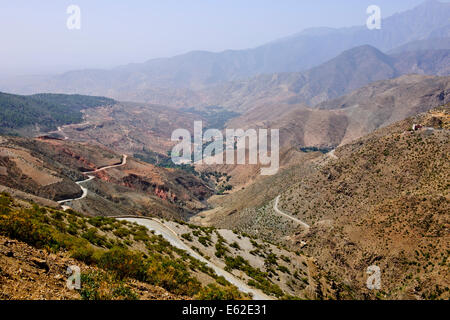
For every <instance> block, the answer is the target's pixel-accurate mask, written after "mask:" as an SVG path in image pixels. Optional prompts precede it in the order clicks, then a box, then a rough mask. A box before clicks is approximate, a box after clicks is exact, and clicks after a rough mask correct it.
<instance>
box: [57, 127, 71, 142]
mask: <svg viewBox="0 0 450 320" xmlns="http://www.w3.org/2000/svg"><path fill="white" fill-rule="evenodd" d="M58 132H59V133H61V135H62V136H63V137H64V140H69V137H68V136H67V135H66V134H65V133H64V131H63V129H62V128H61V127H58Z"/></svg>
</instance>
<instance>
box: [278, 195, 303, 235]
mask: <svg viewBox="0 0 450 320" xmlns="http://www.w3.org/2000/svg"><path fill="white" fill-rule="evenodd" d="M279 202H280V196H278V197H276V199H275V202H274V204H273V210H275V212H276V213H278V214H279V215H281V216H283V217H285V218H288V219H290V220H292V221H294V222H296V223H298V224H299V225H301V226H303V227H304V228H305V229H309V228H311V227H310V226H309V225H308V224H307V223H305V222H303V221H301V220H299V219H297V218H294V217H293V216H291V215H289V214H287V213H284V212H283V211H281V210H280V209H278V204H279Z"/></svg>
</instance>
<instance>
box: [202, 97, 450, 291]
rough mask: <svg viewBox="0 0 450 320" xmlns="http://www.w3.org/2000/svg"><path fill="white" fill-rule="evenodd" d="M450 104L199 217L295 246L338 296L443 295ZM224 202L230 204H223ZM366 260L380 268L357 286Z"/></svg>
mask: <svg viewBox="0 0 450 320" xmlns="http://www.w3.org/2000/svg"><path fill="white" fill-rule="evenodd" d="M449 107H450V106H449V105H447V106H446V107H441V108H437V109H433V110H432V111H429V112H427V113H424V114H420V115H419V116H416V117H413V118H408V119H407V120H404V121H401V122H397V123H395V124H393V125H391V126H388V127H386V128H383V129H380V130H378V131H376V132H374V133H373V134H370V135H368V136H365V137H363V138H361V139H359V140H356V141H354V142H352V143H350V144H347V145H344V146H342V147H339V148H338V149H336V151H334V152H333V153H330V154H327V155H324V156H321V157H319V158H316V159H314V160H312V161H310V162H309V163H305V164H303V165H302V166H295V167H292V168H291V169H288V170H286V171H285V172H283V173H282V174H281V175H280V176H279V177H271V178H268V179H267V180H266V181H265V183H266V184H265V185H266V188H267V189H270V190H272V191H271V194H267V192H268V191H266V190H264V189H263V185H264V184H261V186H260V190H259V191H258V189H257V188H256V185H255V186H253V187H251V188H246V189H245V190H241V191H239V192H236V193H235V194H233V195H230V196H229V197H225V198H224V199H223V200H221V201H218V202H217V204H218V205H219V206H218V208H217V209H216V210H215V211H214V210H212V211H211V212H205V213H204V214H203V216H204V218H203V220H204V223H205V224H208V223H211V224H214V225H220V226H222V227H225V228H237V229H239V230H243V231H245V232H248V233H250V234H253V235H258V236H259V237H262V238H267V239H272V240H274V241H275V240H278V241H281V242H283V243H286V244H289V245H290V246H292V247H294V248H298V249H300V247H303V249H302V250H303V251H304V252H306V253H308V255H310V256H312V257H315V258H316V259H317V262H318V265H319V266H320V268H321V269H322V270H323V271H324V272H326V273H328V278H329V279H332V280H333V281H334V282H335V287H336V288H337V294H338V297H340V298H364V297H375V296H377V297H379V298H406V299H430V298H445V297H447V298H448V296H449V291H448V287H449V284H450V283H449V281H450V279H449V275H448V267H449V265H448V253H449V252H448V247H449V241H450V234H449V216H448V212H450V208H449V200H450V198H449V191H448V181H449V172H450V170H449V169H450V168H449V161H448V159H449V152H450V146H449V141H450V139H449V129H450V114H449ZM414 124H416V125H417V126H416V130H412V127H413V125H414ZM306 168H308V169H309V170H306ZM283 184H287V185H289V187H286V186H283ZM269 185H270V188H269V187H268V186H269ZM278 188H279V193H278V194H279V195H281V197H280V200H279V202H278V203H277V202H276V201H275V198H276V196H277V193H276V192H274V191H273V190H274V189H278ZM259 192H263V193H265V194H266V197H260V199H261V200H260V201H261V204H260V205H257V206H255V207H254V208H251V207H250V205H252V203H254V202H255V201H253V202H250V205H249V206H247V207H246V208H244V207H239V206H238V203H239V201H238V200H236V199H241V200H240V201H241V203H243V202H244V201H247V200H246V199H255V198H256V199H258V197H259V196H258V194H259ZM239 194H240V195H239ZM227 199H228V200H227ZM263 199H264V202H263ZM227 201H231V203H232V204H233V203H234V205H235V206H236V208H237V210H235V211H234V212H233V211H232V212H229V211H228V210H223V208H224V207H228V205H225V204H226V203H227ZM275 207H277V209H278V210H280V211H281V212H284V213H285V214H286V215H287V216H290V217H293V218H294V219H297V220H298V221H301V222H302V223H306V224H307V225H309V226H310V227H309V228H306V229H305V227H304V226H303V225H302V224H299V223H298V222H294V221H292V220H291V219H289V218H287V217H286V216H281V215H280V214H279V212H277V211H276V210H274V209H275ZM196 219H197V218H196ZM200 221H201V219H200ZM370 265H377V266H379V267H380V268H381V270H382V281H383V287H382V289H381V290H379V291H370V290H368V289H367V288H366V286H365V279H366V278H367V275H366V274H365V273H366V269H367V267H369V266H370Z"/></svg>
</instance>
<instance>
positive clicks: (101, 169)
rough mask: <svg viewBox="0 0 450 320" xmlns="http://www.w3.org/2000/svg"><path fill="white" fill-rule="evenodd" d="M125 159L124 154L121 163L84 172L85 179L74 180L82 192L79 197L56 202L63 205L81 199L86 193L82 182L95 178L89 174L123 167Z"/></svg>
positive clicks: (126, 157)
mask: <svg viewBox="0 0 450 320" xmlns="http://www.w3.org/2000/svg"><path fill="white" fill-rule="evenodd" d="M127 159H128V156H127V155H126V154H124V155H123V156H122V163H120V164H115V165H112V166H106V167H103V168H100V169H97V170H94V171H89V172H84V173H83V174H84V175H87V176H88V178H87V179H86V180H82V181H78V182H76V184H77V185H79V186H80V188H81V190H82V191H83V194H82V195H81V197H79V198H76V199H66V200H61V201H58V203H59V204H61V205H63V204H64V203H67V202H72V201H78V200H82V199H84V198H86V197H87V195H88V189H87V188H85V187H83V186H82V184H84V183H86V182H89V181H92V180H94V179H95V176H92V175H90V174H94V173H97V172H100V171H103V170H108V169H112V168H117V167H123V166H124V165H126V164H127ZM62 208H63V209H64V210H67V209H70V207H69V206H62Z"/></svg>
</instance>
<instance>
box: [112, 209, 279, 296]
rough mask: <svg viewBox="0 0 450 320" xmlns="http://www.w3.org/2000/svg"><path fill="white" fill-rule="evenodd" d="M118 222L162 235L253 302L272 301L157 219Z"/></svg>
mask: <svg viewBox="0 0 450 320" xmlns="http://www.w3.org/2000/svg"><path fill="white" fill-rule="evenodd" d="M117 220H125V221H128V222H131V223H133V222H134V223H137V224H139V225H141V226H144V227H146V228H147V229H149V230H151V231H154V232H155V233H156V234H157V235H161V236H162V237H163V238H164V239H166V240H167V241H168V242H169V243H170V244H171V245H172V246H174V247H176V248H178V249H181V250H184V251H186V252H187V253H188V254H189V255H190V256H192V257H193V258H195V259H197V260H199V261H201V262H204V263H206V265H207V266H208V267H210V268H212V269H213V270H214V271H215V272H216V274H217V275H218V276H222V277H224V278H225V279H226V280H227V281H228V282H230V283H231V284H233V285H235V286H236V287H237V288H238V289H239V291H241V292H244V293H251V294H252V296H253V300H272V298H271V297H269V296H267V295H265V294H264V293H262V292H260V291H257V290H255V289H253V288H250V287H249V286H248V285H247V284H246V283H245V282H244V281H242V280H240V279H238V278H236V277H235V276H234V275H232V274H231V273H229V272H227V271H225V270H223V269H222V268H220V267H218V266H217V265H215V264H214V263H212V262H211V261H208V260H206V259H205V258H203V257H202V256H200V255H199V254H198V253H197V252H195V251H194V250H192V249H191V248H190V247H188V246H187V245H186V244H185V243H184V242H183V241H182V240H181V239H180V238H179V237H178V234H177V233H176V232H175V231H173V230H172V229H170V228H169V227H168V226H166V225H164V224H163V223H162V222H160V221H159V220H157V219H154V218H152V219H142V218H118V219H117Z"/></svg>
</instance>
